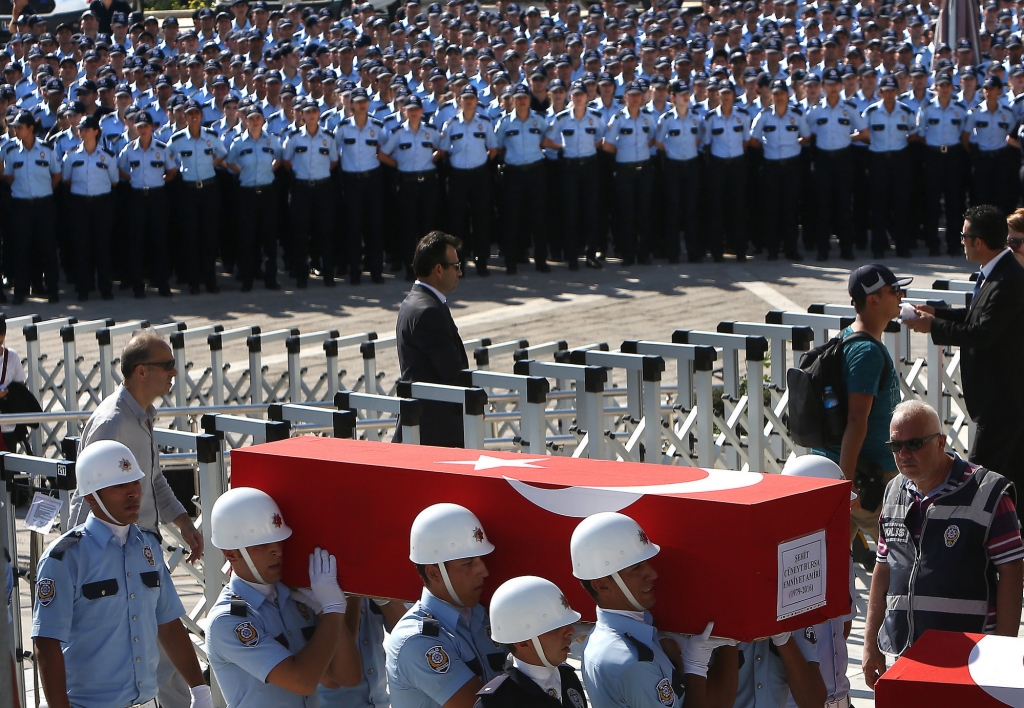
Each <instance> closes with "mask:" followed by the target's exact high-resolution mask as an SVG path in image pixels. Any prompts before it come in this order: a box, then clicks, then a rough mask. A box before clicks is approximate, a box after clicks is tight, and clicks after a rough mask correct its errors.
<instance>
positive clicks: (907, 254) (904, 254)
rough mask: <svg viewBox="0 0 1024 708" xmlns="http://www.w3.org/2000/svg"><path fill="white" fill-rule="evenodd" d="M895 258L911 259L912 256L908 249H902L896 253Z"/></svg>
mask: <svg viewBox="0 0 1024 708" xmlns="http://www.w3.org/2000/svg"><path fill="white" fill-rule="evenodd" d="M896 257H897V258H913V257H914V254H913V253H912V252H911V251H910V249H909V248H907V249H904V250H902V251H896Z"/></svg>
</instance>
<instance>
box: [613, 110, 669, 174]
mask: <svg viewBox="0 0 1024 708" xmlns="http://www.w3.org/2000/svg"><path fill="white" fill-rule="evenodd" d="M657 130H658V124H657V120H656V119H655V117H654V115H653V114H651V112H650V111H648V110H647V109H646V108H641V109H640V110H639V111H638V112H637V115H636V118H633V117H631V116H630V115H629V109H628V108H623V109H622V110H620V111H618V112H617V113H615V115H613V116H612V119H611V120H610V121H608V130H607V131H606V132H605V136H604V139H605V140H606V141H608V142H609V143H611V144H612V145H614V146H615V161H616V162H624V163H629V162H645V161H647V160H650V159H651V142H652V141H653V140H654V138H655V134H656V133H657Z"/></svg>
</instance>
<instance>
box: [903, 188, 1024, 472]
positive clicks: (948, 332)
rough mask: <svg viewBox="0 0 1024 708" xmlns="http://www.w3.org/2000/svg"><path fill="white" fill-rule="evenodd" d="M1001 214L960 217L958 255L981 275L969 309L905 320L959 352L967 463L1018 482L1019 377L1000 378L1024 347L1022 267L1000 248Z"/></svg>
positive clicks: (1023, 435) (1023, 394) (935, 310)
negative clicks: (968, 432)
mask: <svg viewBox="0 0 1024 708" xmlns="http://www.w3.org/2000/svg"><path fill="white" fill-rule="evenodd" d="M1006 236H1007V226H1006V217H1005V216H1004V215H1003V213H1002V212H1000V211H999V209H997V208H996V207H994V206H990V205H987V204H982V205H979V206H974V207H971V208H970V209H968V210H967V213H966V214H964V224H963V233H962V234H961V236H960V239H961V241H963V244H964V253H965V256H966V258H967V260H968V261H970V262H971V263H977V264H978V265H979V266H980V267H981V273H980V274H979V275H978V279H977V281H976V282H975V285H974V297H973V298H972V300H971V304H970V305H969V306H968V307H957V308H945V307H932V306H930V305H919V306H917V313H918V315H919V317H918V318H916V319H913V320H910V321H908V322H907V326H908V327H909V328H910V329H912V330H914V331H916V332H926V333H927V332H930V333H931V336H932V341H933V342H934V343H935V344H939V345H943V346H945V345H954V346H958V347H960V372H961V375H962V377H963V390H964V401H965V402H966V404H967V412H968V413H969V414H970V416H971V419H972V420H974V422H975V423H976V425H977V428H976V432H975V435H974V440H973V442H972V443H971V449H970V457H969V459H970V461H971V462H973V463H974V464H977V465H984V466H985V467H988V468H989V469H991V470H996V471H997V472H999V473H1000V474H1002V475H1005V476H1006V477H1008V478H1009V479H1010V480H1012V481H1013V482H1014V483H1016V484H1018V486H1019V485H1020V483H1021V481H1022V479H1024V472H1022V470H1021V462H1020V461H1021V459H1024V458H1022V455H1024V419H1022V418H1021V416H1020V414H1019V411H1018V408H1019V401H1021V400H1022V398H1024V378H1021V377H1020V376H1017V375H1015V374H1010V375H1008V376H999V375H998V372H1000V371H1002V370H1004V369H1005V368H1006V366H1007V364H1008V363H1009V362H1012V361H1015V360H1016V359H1017V357H1018V356H1019V355H1020V352H1021V350H1024V267H1022V266H1021V265H1020V263H1018V262H1017V260H1016V259H1015V258H1014V257H1013V253H1012V252H1011V251H1010V249H1009V248H1007V247H1006Z"/></svg>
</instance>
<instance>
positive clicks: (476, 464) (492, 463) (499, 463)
mask: <svg viewBox="0 0 1024 708" xmlns="http://www.w3.org/2000/svg"><path fill="white" fill-rule="evenodd" d="M545 459H546V458H544V457H541V458H538V459H533V460H506V459H504V458H502V457H491V456H490V455H480V457H478V458H477V459H476V460H452V461H450V462H439V463H438V464H440V465H473V469H474V470H493V469H498V468H499V467H520V468H526V469H531V470H542V469H545V468H544V467H537V466H536V465H535V464H534V463H535V462H544V460H545Z"/></svg>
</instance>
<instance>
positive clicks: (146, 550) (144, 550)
mask: <svg viewBox="0 0 1024 708" xmlns="http://www.w3.org/2000/svg"><path fill="white" fill-rule="evenodd" d="M142 555H144V556H146V560H147V561H149V564H150V565H156V558H154V557H153V549H152V548H150V547H149V546H143V547H142Z"/></svg>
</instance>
